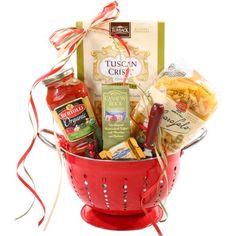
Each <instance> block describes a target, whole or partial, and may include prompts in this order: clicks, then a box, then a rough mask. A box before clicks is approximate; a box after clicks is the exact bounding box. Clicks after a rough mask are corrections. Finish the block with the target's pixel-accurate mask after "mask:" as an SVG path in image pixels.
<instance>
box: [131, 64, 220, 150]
mask: <svg viewBox="0 0 236 236" xmlns="http://www.w3.org/2000/svg"><path fill="white" fill-rule="evenodd" d="M148 100H149V102H148ZM153 102H158V103H162V104H163V105H164V107H165V113H164V116H163V119H162V121H161V124H160V127H161V135H162V143H163V144H164V145H165V146H166V149H167V151H168V154H172V153H175V152H176V151H178V150H180V149H181V148H183V147H184V146H185V145H186V144H188V143H189V142H190V140H191V139H192V138H193V137H194V135H195V134H196V132H198V131H199V129H200V128H201V127H202V126H203V125H204V123H205V122H206V121H207V120H208V118H209V117H210V115H211V114H212V113H213V112H214V110H215V109H216V106H217V100H216V96H215V94H214V93H213V92H212V91H211V90H210V89H209V86H208V85H207V82H206V80H205V79H204V78H203V77H202V76H201V75H200V74H199V73H198V72H197V71H195V70H185V69H182V68H181V67H179V66H177V65H176V64H171V65H170V66H169V67H168V69H167V70H165V71H163V72H162V73H161V74H160V76H159V78H158V80H157V81H156V82H155V83H154V84H153V85H152V86H151V87H150V88H149V89H148V90H147V91H146V98H145V99H141V101H140V102H139V104H138V105H137V107H136V108H135V110H134V112H133V120H135V121H136V122H135V123H136V124H137V123H139V124H140V123H141V124H145V123H147V119H148V112H147V111H148V110H149V107H150V106H151V103H153ZM137 132H138V127H137V125H135V124H133V125H132V134H133V135H134V136H136V135H137Z"/></svg>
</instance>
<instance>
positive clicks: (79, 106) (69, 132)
mask: <svg viewBox="0 0 236 236" xmlns="http://www.w3.org/2000/svg"><path fill="white" fill-rule="evenodd" d="M43 82H44V85H45V86H46V87H47V98H46V100H47V104H48V106H49V108H50V110H51V111H52V114H53V117H54V119H55V121H56V123H57V124H58V126H59V128H60V129H61V131H62V133H63V135H64V137H65V139H66V140H67V141H68V143H69V151H70V152H72V153H74V154H77V155H81V156H87V157H96V155H97V152H98V147H97V137H96V129H97V121H96V118H95V116H94V112H93V108H92V106H91V103H90V100H89V94H88V90H87V88H86V86H85V84H84V83H83V82H82V81H80V80H79V79H77V78H75V76H74V70H73V68H70V69H66V70H63V71H61V72H59V73H57V74H55V75H53V76H50V77H48V78H47V79H45V80H44V81H43Z"/></svg>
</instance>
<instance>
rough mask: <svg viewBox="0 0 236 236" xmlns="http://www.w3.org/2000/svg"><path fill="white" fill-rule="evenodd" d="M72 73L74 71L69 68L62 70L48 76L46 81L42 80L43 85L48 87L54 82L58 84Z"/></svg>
mask: <svg viewBox="0 0 236 236" xmlns="http://www.w3.org/2000/svg"><path fill="white" fill-rule="evenodd" d="M73 73H74V69H73V68H70V69H64V70H62V71H60V72H58V73H57V74H55V75H52V76H49V77H48V78H47V79H45V80H43V83H44V85H45V86H48V85H49V84H52V83H54V82H58V81H60V80H61V79H63V78H65V77H66V76H68V75H71V74H73Z"/></svg>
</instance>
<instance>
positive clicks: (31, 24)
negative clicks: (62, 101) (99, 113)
mask: <svg viewBox="0 0 236 236" xmlns="http://www.w3.org/2000/svg"><path fill="white" fill-rule="evenodd" d="M233 2H234V1H229V0H224V1H218V0H215V1H206V0H205V1H204V0H197V1H191V0H179V1H176V0H173V1H171V0H165V1H154V0H153V1H151V0H145V1H138V0H137V1H131V0H129V1H128V0H127V1H119V3H120V10H121V14H120V19H125V20H132V19H134V20H164V21H165V22H166V65H167V64H168V63H170V62H172V61H174V60H176V59H181V58H184V59H185V60H186V61H188V62H189V63H190V64H191V65H192V66H194V67H195V68H196V69H197V70H199V72H201V73H202V74H203V75H204V76H205V77H206V78H207V79H208V80H209V82H210V83H211V84H212V85H213V86H214V88H215V89H216V90H217V92H218V94H219V107H218V110H217V112H216V113H215V114H214V116H213V117H212V119H210V121H209V122H208V123H207V128H208V130H209V134H208V136H207V137H206V138H205V140H204V141H202V143H201V144H199V145H197V146H195V147H193V148H192V149H191V150H188V151H186V152H185V154H184V156H183V158H182V164H181V171H180V176H179V179H178V181H177V184H176V186H175V188H174V190H173V192H172V193H171V195H170V197H169V199H168V201H167V205H166V207H167V209H168V212H169V219H168V221H167V222H166V223H162V224H159V225H160V227H161V229H162V231H163V233H164V235H166V236H175V235H181V236H185V235H186V236H187V235H188V236H189V235H191V236H196V235H236V229H235V226H234V225H235V212H236V204H235V199H236V193H235V191H234V190H235V180H236V174H235V173H236V171H235V169H236V156H235V150H234V148H236V145H235V137H234V136H235V133H236V126H235V123H236V122H235V115H234V114H235V94H236V87H235V86H234V85H235V69H234V68H235V55H236V50H235V49H236V47H235V43H236V34H235V28H236V27H235V22H236V14H235V7H234V5H233ZM106 3H107V1H104V0H100V1H92V0H86V1H82V0H77V1H73V0H66V1H59V0H57V1H56V0H50V1H44V0H41V1H32V0H31V1H30V0H21V1H17V0H8V1H1V3H0V12H1V13H0V31H1V34H0V40H1V42H0V47H1V51H0V60H1V62H0V68H1V71H0V77H1V89H0V96H1V99H0V101H1V115H0V119H1V120H0V124H1V126H0V129H1V153H2V154H1V165H0V175H1V176H0V177H1V178H0V181H1V194H0V199H1V200H0V204H1V206H0V218H1V219H0V222H1V223H0V225H1V227H0V235H32V234H34V235H37V234H41V232H42V229H41V228H37V226H36V225H37V220H39V218H40V217H41V213H42V212H41V209H40V207H39V205H38V204H35V207H34V208H33V210H32V212H31V213H30V214H29V215H28V216H26V217H25V218H24V219H21V220H19V221H18V222H14V221H13V219H14V217H15V216H17V215H18V214H20V213H21V212H23V211H24V209H26V207H27V206H28V204H29V203H30V200H31V195H30V194H29V193H28V191H27V190H26V189H25V188H24V186H23V185H21V184H20V183H19V181H18V180H17V178H16V175H15V169H16V163H17V161H18V159H19V157H20V155H21V154H22V153H23V152H24V151H25V149H26V147H27V145H28V144H29V142H30V138H31V135H32V130H31V127H30V123H29V120H28V115H27V101H28V94H29V89H30V86H31V84H32V83H33V82H34V80H36V78H37V77H39V76H40V75H42V74H43V73H45V72H47V71H48V70H49V69H50V68H51V66H52V65H53V64H54V63H55V62H56V61H57V58H56V51H55V49H54V48H53V47H52V46H51V45H50V44H49V42H48V37H49V36H50V35H51V33H52V32H53V31H54V30H56V29H58V28H62V27H68V26H74V22H75V21H76V20H79V19H85V20H90V19H92V18H93V17H94V16H95V15H96V14H97V12H98V11H99V10H100V9H101V8H102V7H103V6H104V5H105V4H106ZM70 63H71V65H74V61H73V60H72V61H71V62H70ZM44 96H45V89H44V88H43V86H39V87H38V88H37V89H36V91H35V97H37V99H36V100H37V105H38V108H39V111H40V120H41V121H42V122H41V126H42V127H51V118H50V114H49V111H48V109H47V107H46V104H45V101H44ZM27 167H28V168H29V170H30V172H31V173H32V176H33V177H34V179H35V180H36V182H37V190H38V192H39V193H40V195H41V196H42V198H43V199H44V200H45V203H46V205H47V207H48V208H50V206H51V203H52V200H53V197H54V194H55V190H56V187H57V182H58V176H59V162H58V159H57V155H56V153H54V152H53V151H51V150H49V149H48V148H47V147H45V146H44V145H42V144H41V143H40V142H38V143H37V145H36V146H35V148H34V150H33V152H32V153H31V154H30V156H29V158H28V162H27ZM82 206H83V204H82V202H81V201H80V200H79V199H78V197H77V196H76V195H75V194H74V192H73V190H72V188H71V187H70V186H69V183H68V180H67V177H66V175H65V173H64V176H63V185H62V193H61V197H60V200H59V203H58V206H57V208H56V211H55V214H54V216H53V218H52V221H51V224H50V225H49V227H48V230H47V231H46V233H45V234H46V235H56V234H58V233H62V234H68V235H77V236H84V235H98V236H106V235H119V236H124V235H127V234H129V235H130V236H131V235H143V234H145V235H155V231H154V229H153V228H152V227H149V228H146V229H144V230H139V231H131V232H116V231H107V230H102V229H98V228H95V227H92V226H90V225H88V224H86V223H85V222H83V221H82V220H81V217H80V209H81V207H82Z"/></svg>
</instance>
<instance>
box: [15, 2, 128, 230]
mask: <svg viewBox="0 0 236 236" xmlns="http://www.w3.org/2000/svg"><path fill="white" fill-rule="evenodd" d="M119 12H120V10H119V8H118V3H117V2H116V1H114V2H112V3H110V4H108V5H107V6H105V7H104V8H103V10H102V11H101V12H100V13H99V14H98V15H97V16H96V17H95V18H94V20H93V21H92V23H91V24H90V25H89V27H88V28H87V29H86V30H85V29H78V28H76V27H70V28H63V29H60V30H57V31H55V32H54V33H53V34H52V35H51V36H50V38H49V41H50V43H51V44H52V45H53V46H54V47H55V48H56V50H57V51H58V56H61V55H66V56H65V57H64V58H63V59H61V60H60V61H59V62H58V63H57V64H56V65H55V66H54V67H53V68H52V70H51V71H49V72H48V73H46V74H44V75H43V76H41V77H39V78H38V79H37V80H36V81H35V82H34V84H33V85H32V87H31V90H30V96H29V106H30V107H31V108H32V110H33V118H34V120H35V122H36V127H35V125H34V123H33V119H32V116H31V114H30V112H29V117H30V120H31V123H32V127H33V129H34V135H33V138H32V141H31V143H30V145H29V146H28V148H27V149H26V151H25V153H24V154H23V155H22V156H21V158H20V160H19V161H18V163H17V169H16V174H17V177H18V179H19V180H20V181H21V182H22V184H23V185H24V186H25V187H26V188H27V189H28V190H29V191H30V192H31V193H32V194H33V195H34V196H35V198H36V199H37V200H38V202H39V203H40V205H41V206H42V209H43V217H42V218H41V219H40V220H39V222H38V225H39V226H40V225H41V224H42V223H43V221H44V218H45V215H46V207H45V205H44V203H43V201H42V199H41V198H40V197H39V195H38V194H37V192H36V191H35V189H34V188H32V187H31V186H30V185H29V184H28V183H27V182H26V181H25V180H24V179H23V178H22V177H21V175H20V174H19V168H20V166H21V165H22V163H23V162H24V161H25V160H26V158H27V156H28V154H29V153H30V151H31V150H32V148H33V146H34V143H35V141H36V138H37V135H38V133H39V118H38V113H37V109H36V106H35V103H34V99H33V90H34V89H35V87H36V86H37V85H38V84H39V83H40V82H41V81H43V80H44V79H46V78H47V77H49V76H51V75H54V74H55V73H57V72H58V71H60V70H61V69H62V68H63V67H64V65H65V64H66V63H67V62H68V60H69V59H70V57H71V56H72V54H73V53H74V52H75V51H76V49H77V47H78V46H79V45H80V43H81V42H82V41H83V39H84V38H85V37H86V35H87V34H88V33H89V32H90V31H105V32H107V33H110V34H111V35H112V36H113V38H116V39H117V40H118V41H119V43H120V44H121V45H122V46H123V47H124V48H125V49H126V51H127V53H128V56H129V60H131V59H130V51H129V48H128V46H127V45H126V43H125V42H124V41H123V40H122V39H121V38H120V37H119V36H118V35H116V34H115V33H113V32H110V31H109V30H107V29H103V28H102V26H103V24H104V23H109V22H112V21H114V20H115V19H117V18H118V16H119ZM128 64H129V65H130V62H129V63H128ZM128 75H129V67H128V68H127V70H126V74H125V77H124V80H123V84H124V83H125V82H126V79H127V78H128Z"/></svg>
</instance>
